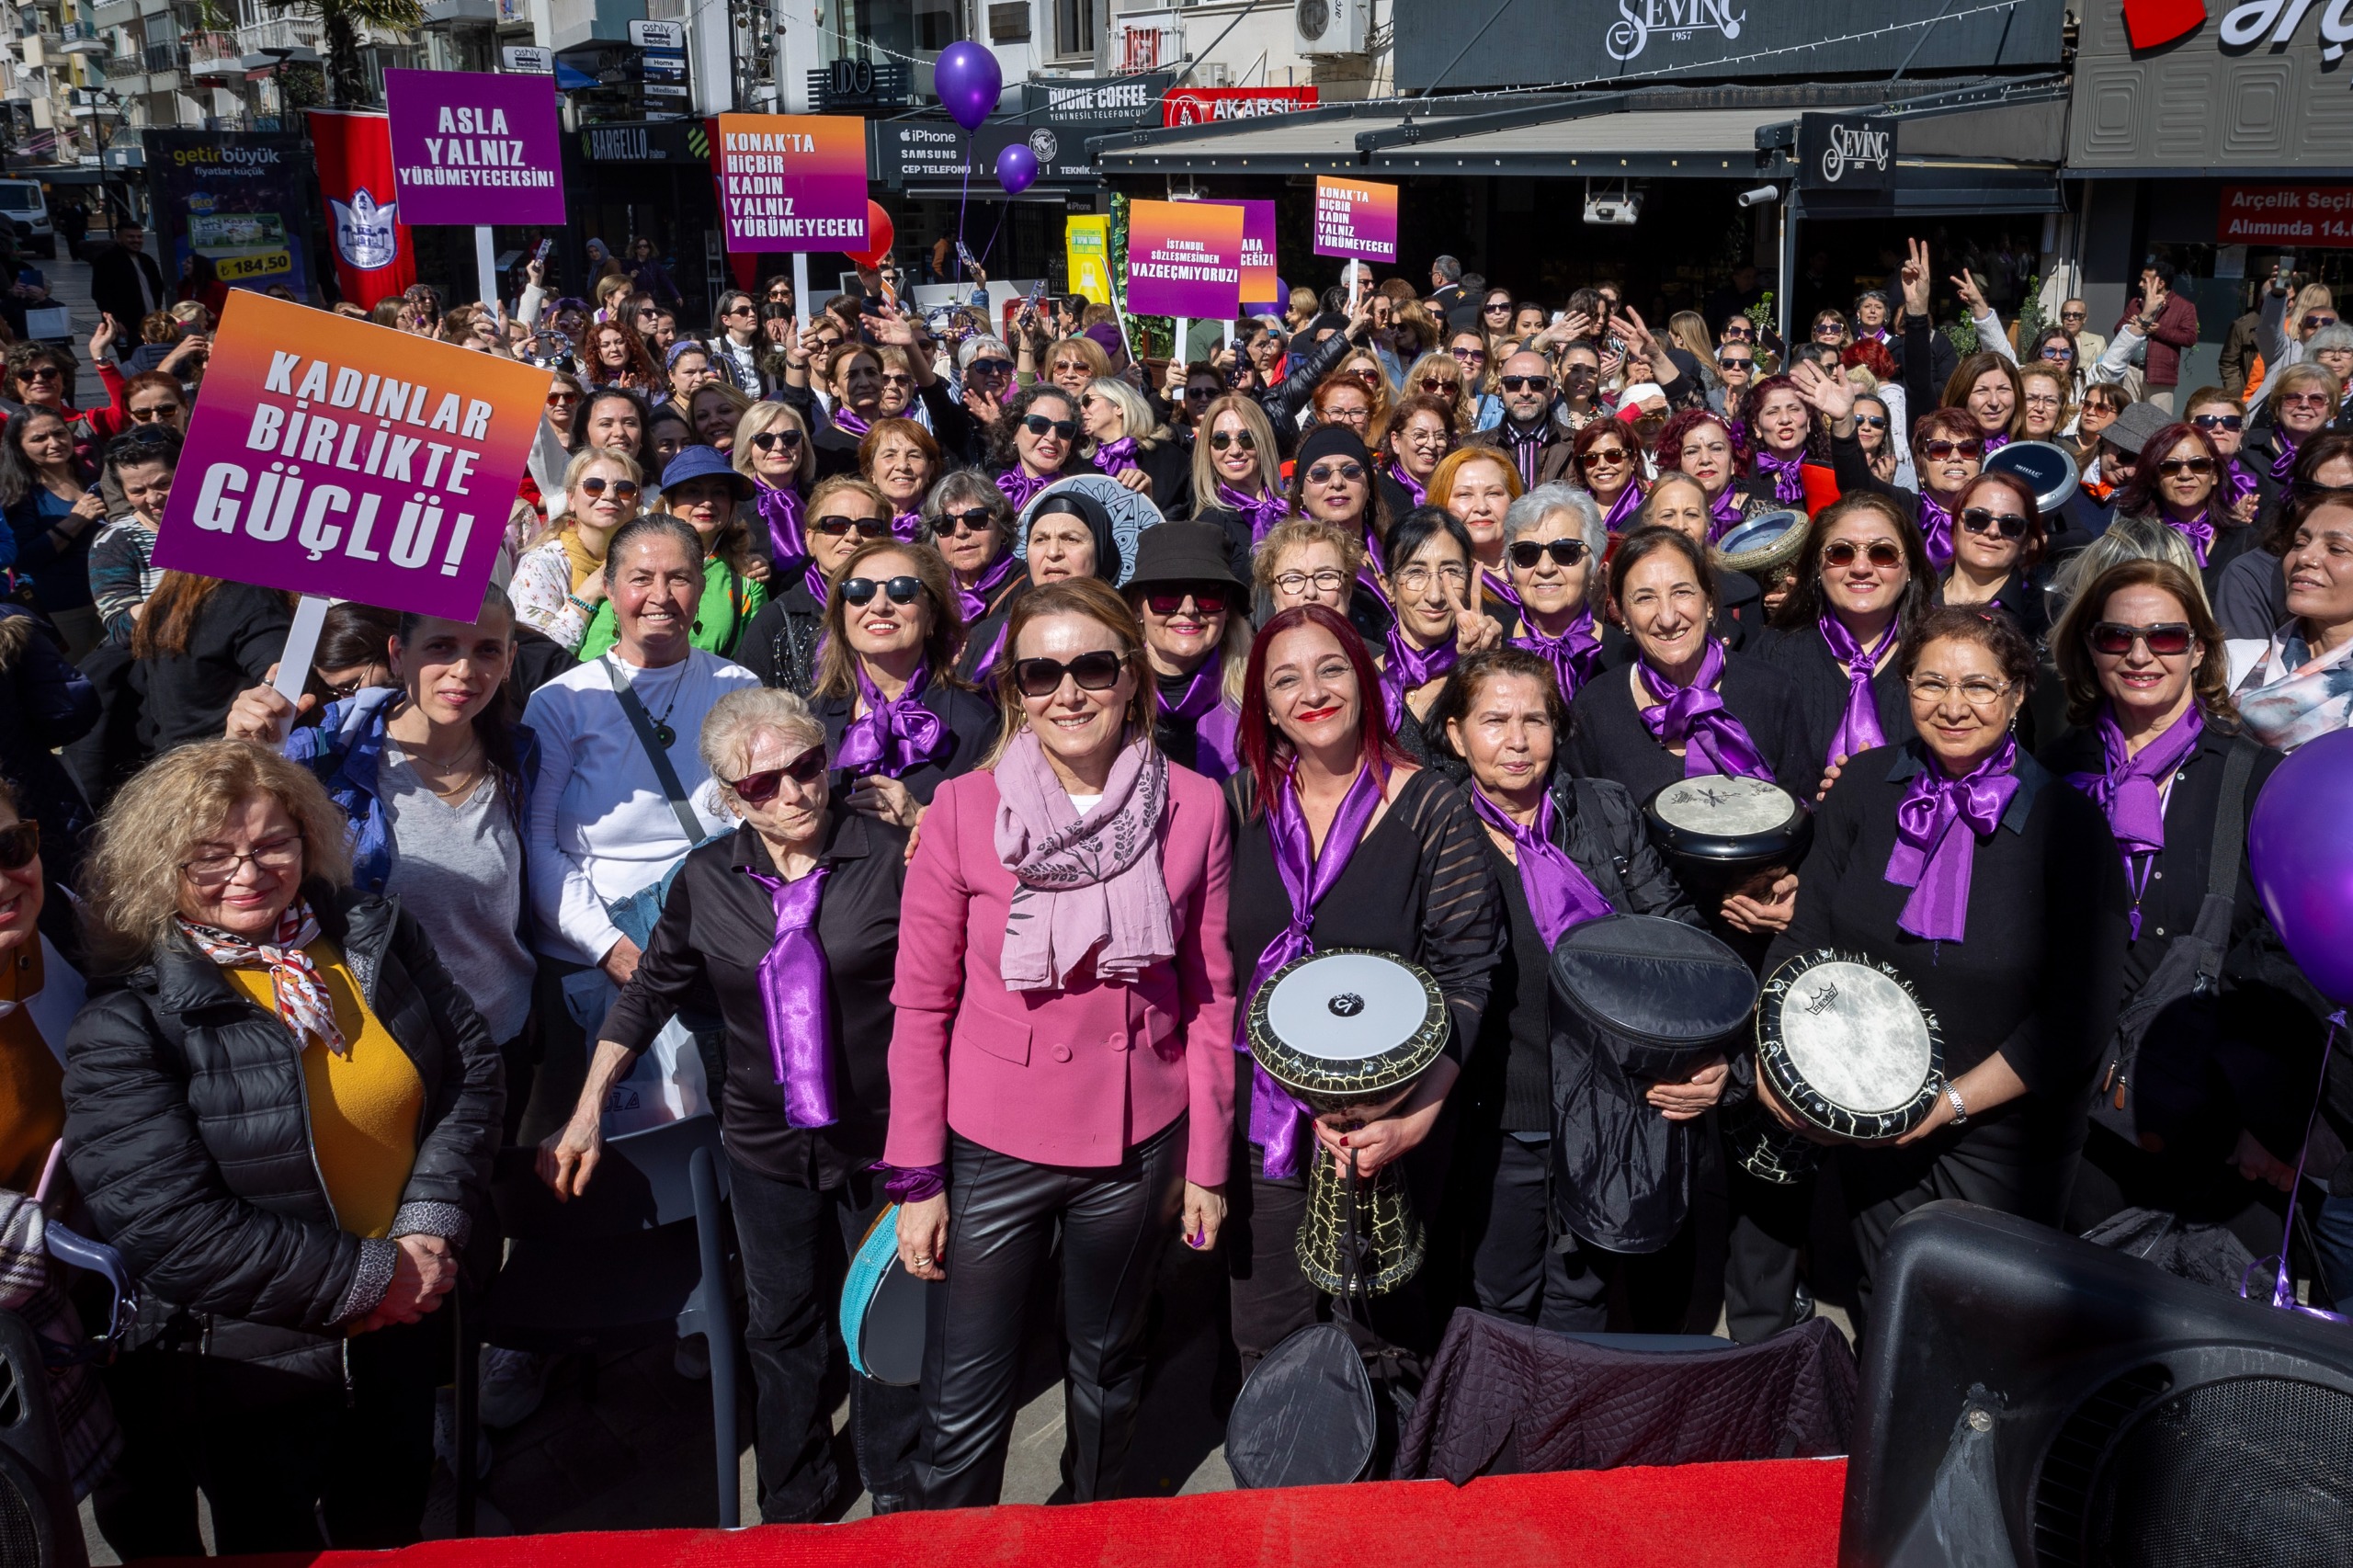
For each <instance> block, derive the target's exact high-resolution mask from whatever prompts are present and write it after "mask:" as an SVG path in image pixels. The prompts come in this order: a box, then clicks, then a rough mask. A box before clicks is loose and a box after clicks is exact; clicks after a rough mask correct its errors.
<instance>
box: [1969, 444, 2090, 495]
mask: <svg viewBox="0 0 2353 1568" xmlns="http://www.w3.org/2000/svg"><path fill="white" fill-rule="evenodd" d="M1985 471H1986V472H1988V473H2006V474H2012V475H2015V476H2016V477H2018V478H2019V479H2023V480H2025V481H2026V487H2027V488H2028V489H2029V490H2031V491H2033V492H2034V504H2035V506H2037V507H2038V508H2039V509H2040V510H2041V511H2043V512H2046V513H2049V512H2053V511H2056V510H2058V508H2059V507H2061V506H2064V505H2066V501H2067V497H2068V496H2070V495H2072V494H2075V481H2076V478H2077V474H2076V470H2075V454H2074V453H2072V452H2070V451H2068V450H2067V449H2065V448H2064V447H2062V446H2059V445H2057V444H2056V443H2055V442H2051V441H2012V442H2010V443H2009V444H2008V445H2007V446H2006V447H2004V448H2003V449H2001V450H2000V451H1997V452H1995V453H1994V454H1993V455H1992V456H1990V457H1988V458H1987V459H1986V460H1985Z"/></svg>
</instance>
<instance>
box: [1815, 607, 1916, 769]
mask: <svg viewBox="0 0 2353 1568" xmlns="http://www.w3.org/2000/svg"><path fill="white" fill-rule="evenodd" d="M1901 624H1902V619H1901V618H1900V617H1899V618H1898V619H1894V620H1890V621H1889V622H1888V623H1887V630H1886V631H1882V632H1881V633H1880V634H1879V641H1878V642H1874V643H1872V644H1871V645H1870V647H1869V648H1865V647H1864V646H1863V645H1862V644H1861V643H1859V642H1856V641H1855V634H1854V633H1853V632H1851V631H1847V623H1846V622H1845V621H1843V620H1840V619H1838V618H1837V617H1836V616H1835V615H1831V614H1828V613H1826V612H1825V613H1824V615H1823V616H1822V617H1821V618H1820V619H1817V620H1816V621H1815V622H1814V625H1815V626H1817V627H1819V628H1820V629H1821V631H1822V640H1823V642H1825V643H1827V644H1828V645H1829V648H1830V656H1831V657H1832V658H1834V659H1836V660H1837V661H1838V662H1839V663H1840V664H1842V665H1846V666H1847V710H1846V712H1845V713H1844V714H1842V715H1840V717H1839V720H1838V728H1837V729H1836V731H1834V732H1833V733H1832V734H1831V736H1830V750H1829V753H1828V754H1827V755H1826V756H1824V757H1823V759H1822V761H1823V765H1824V767H1828V766H1829V765H1831V764H1833V763H1835V762H1836V761H1837V760H1838V759H1839V758H1840V757H1842V756H1855V755H1856V754H1857V753H1859V752H1866V751H1869V750H1870V748H1871V747H1873V746H1883V745H1885V744H1887V732H1886V731H1885V730H1882V729H1881V728H1880V727H1879V704H1878V703H1877V702H1875V701H1873V700H1872V699H1871V677H1872V676H1875V675H1877V674H1878V673H1879V661H1880V655H1881V654H1882V653H1886V652H1887V651H1888V649H1889V648H1891V647H1893V645H1894V643H1895V633H1896V629H1897V627H1898V626H1899V625H1901Z"/></svg>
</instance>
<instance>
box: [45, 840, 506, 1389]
mask: <svg viewBox="0 0 2353 1568" xmlns="http://www.w3.org/2000/svg"><path fill="white" fill-rule="evenodd" d="M304 892H305V893H306V894H307V895H308V896H309V898H310V900H311V907H312V909H313V910H314V911H315V912H316V913H317V915H318V918H319V926H320V930H321V932H322V934H323V935H324V936H325V937H326V938H327V939H328V940H329V941H331V942H333V943H335V946H336V948H337V949H339V950H340V951H341V952H342V953H343V955H344V959H345V960H346V962H347V964H348V965H349V967H350V970H351V972H352V974H353V976H354V977H355V978H356V979H357V980H358V984H359V989H360V993H361V994H362V995H363V996H364V997H365V998H366V1000H367V1003H368V1006H369V1008H370V1009H371V1010H372V1011H373V1012H374V1013H375V1015H376V1017H377V1019H378V1020H379V1021H380V1022H381V1024H382V1025H383V1026H384V1028H386V1030H388V1031H389V1032H390V1033H391V1035H392V1039H393V1040H395V1041H396V1042H397V1043H398V1044H399V1046H400V1048H401V1050H402V1051H404V1052H406V1053H407V1056H408V1058H409V1061H410V1062H412V1063H414V1064H415V1068H416V1073H417V1076H418V1077H419V1078H420V1079H422V1080H423V1081H424V1085H425V1113H424V1116H423V1118H422V1119H421V1122H420V1125H419V1128H418V1132H417V1148H416V1160H415V1165H414V1167H413V1168H412V1169H411V1171H410V1173H409V1179H408V1185H407V1187H405V1188H404V1191H403V1192H402V1195H401V1204H400V1209H399V1211H398V1213H397V1214H396V1215H395V1217H394V1220H393V1223H392V1237H399V1236H404V1235H415V1234H424V1235H437V1236H444V1237H447V1238H448V1239H449V1241H450V1242H451V1243H452V1244H455V1245H456V1246H458V1247H459V1248H460V1249H462V1248H463V1247H464V1245H465V1243H466V1240H467V1237H468V1236H469V1234H470V1233H471V1232H472V1228H473V1226H474V1225H475V1224H476V1223H478V1222H484V1221H486V1217H487V1215H488V1212H489V1184H490V1169H491V1156H492V1154H493V1153H494V1152H495V1151H496V1149H497V1146H498V1134H499V1117H500V1112H501V1109H502V1108H503V1105H504V1102H505V1098H506V1088H505V1084H504V1080H503V1077H502V1069H501V1064H500V1061H499V1055H498V1047H497V1043H496V1042H495V1041H494V1040H492V1039H491V1038H490V1032H489V1030H488V1029H486V1028H484V1027H483V1022H482V1019H481V1017H479V1016H478V1015H477V1014H476V1013H475V1012H474V1009H473V1006H472V1003H470V1002H468V1001H467V1000H466V997H465V993H464V991H463V990H462V988H460V986H459V985H458V984H457V983H456V982H455V981H454V980H452V979H451V978H450V976H449V971H447V970H446V969H444V968H443V967H442V965H441V960H440V959H439V958H438V957H437V956H436V955H435V953H434V951H433V944H432V943H431V942H430V941H429V940H428V939H427V938H426V935H425V932H424V930H423V928H422V927H420V926H418V925H417V923H416V921H415V918H414V917H413V916H411V915H408V914H407V913H406V912H405V911H404V910H403V909H402V908H401V907H400V905H399V903H397V901H393V900H387V899H381V898H378V897H375V896H374V895H372V894H369V893H363V892H356V891H353V890H349V889H345V890H341V891H339V892H338V891H330V890H328V889H327V888H325V887H324V885H321V884H317V883H313V884H311V885H310V886H308V887H306V888H305V889H304ZM105 984H108V986H109V988H108V989H106V990H104V991H102V992H97V986H96V985H94V988H93V989H94V992H96V993H97V994H93V996H92V997H91V1000H90V1002H89V1004H88V1005H87V1006H85V1008H84V1009H83V1011H82V1014H81V1016H80V1017H78V1018H76V1019H75V1020H74V1028H73V1030H72V1033H71V1034H70V1035H69V1036H68V1038H67V1040H66V1048H65V1143H66V1160H67V1164H68V1165H69V1167H70V1168H71V1170H72V1172H73V1176H74V1183H75V1185H76V1186H77V1187H79V1188H80V1190H81V1192H82V1193H83V1195H84V1196H85V1199H86V1200H87V1202H88V1204H89V1208H90V1212H91V1214H92V1216H93V1217H94V1218H95V1220H96V1221H97V1227H98V1234H99V1236H100V1237H101V1238H102V1239H103V1240H105V1241H107V1242H109V1243H111V1244H113V1245H114V1246H115V1247H116V1248H117V1249H118V1250H119V1251H120V1252H121V1254H122V1256H123V1260H124V1262H125V1263H126V1264H127V1265H128V1266H129V1267H130V1269H131V1274H132V1276H133V1278H135V1279H136V1280H137V1281H138V1285H139V1296H140V1301H139V1320H140V1321H139V1327H138V1329H137V1331H136V1333H135V1334H134V1336H133V1338H132V1341H131V1344H132V1346H134V1347H137V1346H148V1345H163V1346H171V1347H176V1348H194V1349H201V1350H203V1351H205V1352H206V1353H208V1354H212V1355H218V1356H223V1357H227V1358H233V1359H236V1360H240V1361H256V1362H264V1363H267V1364H270V1365H272V1366H275V1367H278V1368H279V1369H284V1370H287V1371H290V1372H292V1373H296V1374H300V1375H302V1376H305V1377H309V1378H315V1379H320V1380H322V1381H333V1380H335V1379H338V1378H339V1377H340V1376H341V1361H342V1357H341V1340H342V1337H343V1336H342V1335H341V1334H340V1333H338V1332H337V1331H336V1325H338V1324H345V1323H347V1322H349V1321H351V1320H353V1319H355V1318H358V1317H360V1316H364V1315H365V1314H366V1313H367V1312H369V1311H370V1310H371V1309H372V1308H373V1307H374V1306H375V1305H376V1303H377V1302H379V1301H381V1300H382V1299H383V1294H384V1290H385V1289H386V1287H387V1286H389V1285H390V1283H391V1282H392V1266H393V1260H394V1256H395V1255H396V1254H397V1252H398V1250H399V1249H398V1248H397V1247H396V1246H395V1245H394V1244H393V1242H392V1240H390V1239H373V1238H371V1239H363V1238H361V1237H359V1236H355V1235H353V1234H351V1233H349V1232H347V1231H345V1230H343V1229H342V1228H341V1227H340V1226H338V1225H337V1224H336V1223H335V1208H334V1205H333V1203H332V1202H331V1201H330V1200H329V1199H328V1196H327V1190H326V1183H325V1180H324V1177H323V1176H321V1175H320V1171H319V1165H318V1161H317V1157H316V1153H315V1151H314V1150H313V1147H312V1144H311V1132H310V1104H309V1099H308V1097H307V1095H306V1093H305V1089H304V1085H303V1074H302V1062H301V1051H299V1050H297V1049H296V1048H295V1045H294V1041H293V1039H292V1037H291V1036H290V1034H289V1033H288V1031H287V1028H286V1026H285V1025H284V1024H283V1023H281V1022H280V1021H279V1020H278V1017H277V1015H276V1014H274V1013H271V1012H268V1011H265V1010H264V1009H263V1008H261V1007H259V1006H256V1005H255V1004H254V1003H253V1002H251V1001H249V1000H248V999H247V998H246V997H245V995H244V994H243V993H242V992H240V991H238V990H237V989H236V988H235V987H234V986H233V985H232V984H231V983H229V981H228V980H227V978H226V977H224V976H223V975H222V971H221V970H220V969H219V967H218V966H216V965H215V964H213V963H212V961H211V960H209V959H207V958H205V957H204V956H203V955H202V954H201V953H199V952H198V951H197V950H196V949H195V948H193V947H192V946H190V945H188V943H187V942H185V941H183V940H181V939H179V938H176V937H174V938H171V939H168V940H166V942H165V944H164V945H163V946H162V947H161V948H160V949H158V950H157V951H156V953H155V954H154V955H153V958H152V959H151V960H149V961H148V962H146V963H144V964H142V966H140V967H139V968H138V969H136V970H133V971H131V972H130V973H129V974H127V975H123V976H120V977H119V978H117V979H115V980H113V981H112V982H110V983H105Z"/></svg>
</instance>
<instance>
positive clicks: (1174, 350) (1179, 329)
mask: <svg viewBox="0 0 2353 1568" xmlns="http://www.w3.org/2000/svg"><path fill="white" fill-rule="evenodd" d="M1192 330H1193V320H1192V318H1191V317H1190V316H1178V317H1177V318H1176V341H1175V342H1173V343H1171V344H1170V345H1169V346H1168V357H1169V358H1171V359H1174V360H1176V363H1178V364H1179V365H1182V364H1184V363H1186V359H1185V337H1186V335H1187V334H1188V333H1189V332H1191V331H1192Z"/></svg>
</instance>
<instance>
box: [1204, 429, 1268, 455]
mask: <svg viewBox="0 0 2353 1568" xmlns="http://www.w3.org/2000/svg"><path fill="white" fill-rule="evenodd" d="M1233 447H1239V448H1241V449H1243V450H1244V451H1245V452H1255V451H1256V450H1257V449H1258V437H1256V436H1253V435H1252V434H1250V432H1249V431H1247V430H1220V431H1217V432H1215V433H1214V434H1212V435H1211V437H1210V450H1211V451H1213V452H1222V451H1225V450H1227V449H1230V448H1233Z"/></svg>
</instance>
